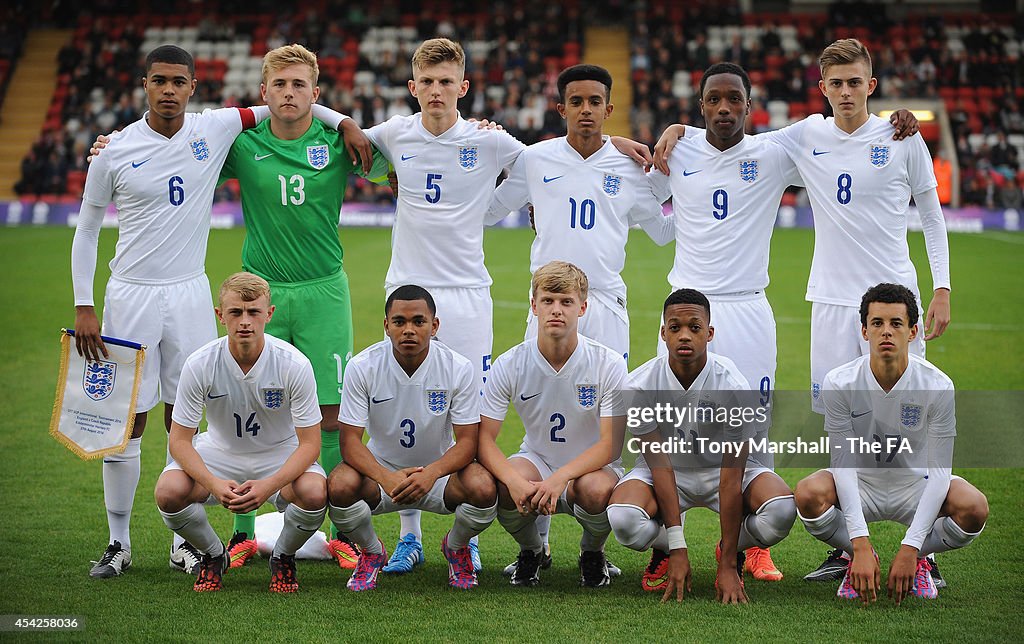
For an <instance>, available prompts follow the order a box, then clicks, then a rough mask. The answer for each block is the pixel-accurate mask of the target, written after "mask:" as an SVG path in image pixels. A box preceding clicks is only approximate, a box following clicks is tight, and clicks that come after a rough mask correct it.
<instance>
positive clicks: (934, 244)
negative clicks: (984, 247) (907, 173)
mask: <svg viewBox="0 0 1024 644" xmlns="http://www.w3.org/2000/svg"><path fill="white" fill-rule="evenodd" d="M914 203H916V204H917V210H918V213H920V215H921V228H922V230H923V231H924V247H925V250H926V251H927V252H928V266H929V267H931V270H932V290H935V289H937V288H950V279H949V238H948V237H947V236H946V219H945V217H944V216H943V215H942V206H941V205H939V193H938V192H936V190H935V188H934V187H933V188H930V189H928V190H926V191H925V192H921V193H917V192H915V193H914Z"/></svg>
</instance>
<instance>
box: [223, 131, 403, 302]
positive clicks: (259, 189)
mask: <svg viewBox="0 0 1024 644" xmlns="http://www.w3.org/2000/svg"><path fill="white" fill-rule="evenodd" d="M352 172H356V173H357V174H362V171H361V169H360V170H357V169H356V168H355V167H354V166H353V165H352V160H351V159H350V158H349V156H348V152H347V151H346V149H345V139H344V138H343V137H342V135H341V133H340V132H337V131H335V130H332V129H330V128H329V127H327V126H325V125H324V124H323V123H321V122H320V121H318V120H316V119H313V122H312V123H311V124H310V126H309V129H308V130H306V133H305V134H303V135H302V136H300V137H299V138H297V139H291V140H286V139H280V138H278V137H276V136H275V135H274V133H273V132H272V131H271V130H270V120H267V121H265V122H263V123H261V124H260V125H259V126H257V127H255V128H253V129H251V130H248V131H246V132H245V133H244V134H243V135H242V136H239V137H238V138H237V139H236V140H235V144H234V145H233V146H232V147H231V154H229V155H228V158H227V161H226V163H225V164H224V171H223V173H222V175H221V180H222V181H223V180H226V179H232V178H237V179H238V182H239V185H240V186H241V189H242V214H243V215H244V217H245V228H246V234H245V242H244V243H243V245H242V266H243V267H244V268H245V270H247V271H250V272H252V273H255V274H257V275H259V276H260V277H262V278H264V279H266V280H267V281H270V282H305V281H308V280H314V279H319V278H323V277H327V276H330V275H334V274H335V273H337V272H338V271H339V270H340V269H341V268H342V259H343V256H344V251H343V250H342V247H341V242H339V241H338V221H339V218H340V216H341V204H342V201H343V200H344V198H345V190H346V188H347V187H348V177H349V174H351V173H352ZM387 173H388V163H387V160H386V159H384V157H383V156H381V154H380V153H379V152H377V151H374V158H373V168H372V169H371V171H370V173H369V175H368V178H369V179H370V180H371V181H373V182H375V183H387Z"/></svg>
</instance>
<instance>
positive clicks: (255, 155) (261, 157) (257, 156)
mask: <svg viewBox="0 0 1024 644" xmlns="http://www.w3.org/2000/svg"><path fill="white" fill-rule="evenodd" d="M272 156H274V153H273V152H271V153H270V154H264V155H262V156H260V155H259V154H254V155H252V158H253V159H256V160H257V161H262V160H263V159H266V158H267V157H272Z"/></svg>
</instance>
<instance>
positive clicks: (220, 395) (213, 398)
mask: <svg viewBox="0 0 1024 644" xmlns="http://www.w3.org/2000/svg"><path fill="white" fill-rule="evenodd" d="M224 396H227V394H218V395H216V396H214V395H213V394H206V397H207V398H209V399H210V400H216V399H218V398H223V397H224Z"/></svg>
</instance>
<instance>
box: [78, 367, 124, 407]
mask: <svg viewBox="0 0 1024 644" xmlns="http://www.w3.org/2000/svg"><path fill="white" fill-rule="evenodd" d="M116 378H117V363H116V362H110V361H108V360H86V362H85V372H84V374H83V375H82V389H84V390H85V394H86V395H87V396H89V398H92V399H93V400H103V399H104V398H106V397H107V396H109V395H110V392H112V391H114V381H115V380H116Z"/></svg>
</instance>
